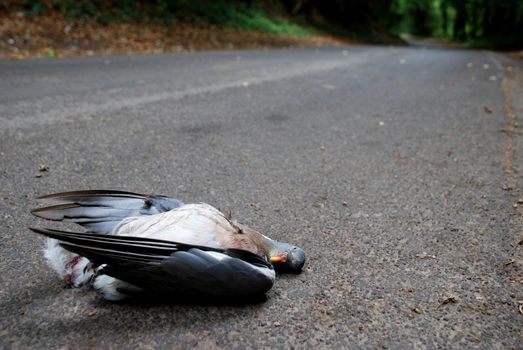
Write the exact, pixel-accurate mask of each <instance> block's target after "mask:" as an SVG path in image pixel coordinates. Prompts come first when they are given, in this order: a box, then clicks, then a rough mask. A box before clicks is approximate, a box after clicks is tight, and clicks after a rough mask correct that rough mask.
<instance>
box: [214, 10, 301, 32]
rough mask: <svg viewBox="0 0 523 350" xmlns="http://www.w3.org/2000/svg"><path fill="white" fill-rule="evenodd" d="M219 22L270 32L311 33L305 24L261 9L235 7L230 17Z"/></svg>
mask: <svg viewBox="0 0 523 350" xmlns="http://www.w3.org/2000/svg"><path fill="white" fill-rule="evenodd" d="M218 24H223V25H225V26H228V27H235V28H241V29H246V30H258V31H262V32H268V33H282V34H290V35H297V36H307V35H309V34H310V30H308V29H306V28H305V27H303V26H300V25H298V24H295V23H292V22H289V21H287V20H285V19H282V18H278V17H274V16H271V15H269V14H267V13H266V12H264V11H262V10H259V9H243V11H241V10H240V11H239V10H237V9H234V10H233V11H231V13H230V17H229V18H228V19H226V20H225V21H224V22H223V23H218Z"/></svg>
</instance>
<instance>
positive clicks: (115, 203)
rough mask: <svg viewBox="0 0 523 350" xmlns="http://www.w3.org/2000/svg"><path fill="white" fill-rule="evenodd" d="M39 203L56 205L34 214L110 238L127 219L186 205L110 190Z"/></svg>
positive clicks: (56, 196)
mask: <svg viewBox="0 0 523 350" xmlns="http://www.w3.org/2000/svg"><path fill="white" fill-rule="evenodd" d="M38 199H39V200H43V201H47V202H54V203H55V204H54V205H50V206H46V207H41V208H37V209H34V210H33V211H32V212H31V213H32V214H34V215H36V216H38V217H41V218H44V219H48V220H53V221H71V222H74V223H77V224H79V225H82V226H84V227H86V228H87V229H88V230H90V231H91V232H95V233H101V234H110V233H111V232H112V231H113V229H114V227H115V226H116V225H118V224H119V223H120V222H121V221H122V220H123V219H125V218H127V217H131V216H144V215H153V214H158V213H163V212H166V211H169V210H171V209H174V208H178V207H180V206H182V205H183V203H182V202H181V201H179V200H177V199H175V198H170V197H165V196H147V195H142V194H138V193H132V192H123V191H106V190H92V191H74V192H62V193H55V194H50V195H46V196H42V197H39V198H38Z"/></svg>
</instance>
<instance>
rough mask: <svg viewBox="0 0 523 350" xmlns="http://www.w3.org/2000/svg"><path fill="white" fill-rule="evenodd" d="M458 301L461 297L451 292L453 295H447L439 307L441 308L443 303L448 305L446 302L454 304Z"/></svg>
mask: <svg viewBox="0 0 523 350" xmlns="http://www.w3.org/2000/svg"><path fill="white" fill-rule="evenodd" d="M458 301H459V298H458V297H457V296H456V295H452V294H451V295H449V296H447V297H445V298H444V299H443V300H442V301H441V302H440V304H439V306H438V308H439V307H440V306H442V305H446V304H448V303H453V304H455V303H457V302H458Z"/></svg>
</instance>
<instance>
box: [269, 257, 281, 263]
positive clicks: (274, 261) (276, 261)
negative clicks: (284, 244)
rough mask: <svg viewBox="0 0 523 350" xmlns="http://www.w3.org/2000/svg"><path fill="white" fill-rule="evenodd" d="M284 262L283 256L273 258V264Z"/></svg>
mask: <svg viewBox="0 0 523 350" xmlns="http://www.w3.org/2000/svg"><path fill="white" fill-rule="evenodd" d="M282 260H283V259H282V258H281V256H273V257H272V258H271V263H279V262H282Z"/></svg>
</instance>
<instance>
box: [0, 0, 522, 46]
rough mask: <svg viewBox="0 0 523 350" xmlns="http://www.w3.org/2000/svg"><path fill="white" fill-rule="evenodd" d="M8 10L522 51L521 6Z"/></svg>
mask: <svg viewBox="0 0 523 350" xmlns="http://www.w3.org/2000/svg"><path fill="white" fill-rule="evenodd" d="M12 10H17V11H20V10H22V11H25V12H27V13H30V14H32V15H39V14H42V13H45V12H46V11H60V12H62V13H64V14H65V15H66V16H68V17H71V18H75V19H85V20H96V21H99V22H101V23H108V22H111V21H134V22H144V23H146V22H151V21H152V22H155V23H164V24H167V25H170V24H173V23H176V22H177V21H183V22H191V23H196V24H201V25H204V24H205V23H210V24H215V25H222V26H232V27H239V28H243V29H249V30H260V31H269V32H284V33H287V34H296V35H307V30H304V28H316V29H319V30H322V31H328V32H331V33H335V34H338V35H348V36H353V37H354V36H355V37H358V38H361V39H370V40H374V39H376V38H378V40H379V38H380V37H383V38H387V37H391V35H392V36H399V35H403V34H410V35H415V36H424V37H427V36H430V37H438V38H448V39H452V40H455V41H459V42H467V43H469V44H473V45H476V46H481V47H488V48H496V49H514V48H523V0H150V1H140V0H134V1H133V0H94V1H84V0H0V11H12ZM385 41H386V40H385Z"/></svg>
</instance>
